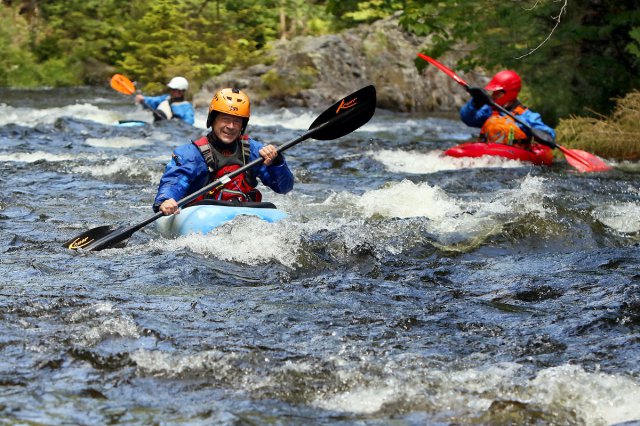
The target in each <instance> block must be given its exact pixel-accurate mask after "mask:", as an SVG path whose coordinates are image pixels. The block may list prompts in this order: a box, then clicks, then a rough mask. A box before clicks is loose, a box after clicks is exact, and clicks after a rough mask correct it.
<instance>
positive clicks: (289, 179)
mask: <svg viewBox="0 0 640 426" xmlns="http://www.w3.org/2000/svg"><path fill="white" fill-rule="evenodd" d="M249 146H250V148H251V154H250V156H249V161H253V160H255V159H257V158H259V157H260V154H259V152H258V151H260V148H262V147H263V146H264V145H263V144H261V143H260V142H258V141H256V140H253V139H249ZM278 157H282V158H281V161H278V164H272V165H271V166H265V165H264V163H263V164H260V165H259V166H255V167H254V169H253V170H254V172H255V173H256V176H257V177H258V178H259V179H260V181H261V182H262V183H263V184H264V185H266V186H268V187H269V188H271V189H272V190H273V191H275V192H277V193H278V194H286V193H287V192H289V191H291V190H292V189H293V182H294V178H293V173H291V170H289V166H288V165H287V161H286V160H285V158H284V155H283V154H282V153H279V154H278Z"/></svg>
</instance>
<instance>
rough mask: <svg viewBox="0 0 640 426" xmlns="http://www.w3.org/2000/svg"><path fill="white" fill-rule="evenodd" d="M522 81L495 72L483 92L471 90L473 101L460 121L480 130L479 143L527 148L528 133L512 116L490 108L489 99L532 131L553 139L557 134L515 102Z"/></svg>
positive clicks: (538, 117) (538, 116) (509, 72)
mask: <svg viewBox="0 0 640 426" xmlns="http://www.w3.org/2000/svg"><path fill="white" fill-rule="evenodd" d="M521 88H522V80H521V79H520V76H519V75H518V74H516V73H515V72H514V71H510V70H505V71H500V72H499V73H497V74H496V75H495V76H494V77H493V78H492V79H491V81H490V82H489V83H488V84H487V85H486V86H485V88H484V89H482V88H480V87H470V88H469V93H470V94H471V96H472V98H471V99H470V100H469V101H468V102H467V103H466V104H465V105H464V106H463V107H462V109H461V110H460V118H461V119H462V121H463V122H464V123H465V124H466V125H467V126H471V127H479V128H480V140H482V141H485V142H492V143H503V144H508V145H518V146H523V147H528V146H529V144H530V143H531V133H530V132H529V130H528V129H526V128H524V127H522V126H520V125H519V124H518V123H516V122H515V121H514V120H513V119H512V118H511V117H509V116H507V115H506V114H504V113H503V112H501V111H498V110H497V109H495V108H492V107H491V105H489V103H490V100H493V102H495V103H496V104H498V105H500V106H502V107H504V108H505V109H507V110H508V111H510V112H511V113H513V114H514V115H516V116H518V118H520V119H522V120H523V121H524V122H525V123H528V124H529V125H530V126H531V127H532V128H533V129H536V130H540V131H542V132H545V133H547V134H549V135H550V136H551V138H552V140H555V138H556V132H555V131H554V130H553V129H552V128H551V127H549V126H547V125H546V124H544V122H543V121H542V118H541V117H540V114H538V113H537V112H533V111H531V110H530V109H528V108H526V107H525V106H523V105H522V104H521V103H520V101H519V100H518V93H520V89H521Z"/></svg>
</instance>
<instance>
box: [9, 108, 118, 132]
mask: <svg viewBox="0 0 640 426" xmlns="http://www.w3.org/2000/svg"><path fill="white" fill-rule="evenodd" d="M61 117H74V118H78V119H84V120H91V121H95V122H98V123H104V124H115V123H117V122H118V119H119V114H118V113H116V112H114V111H105V110H102V109H100V108H98V107H96V106H95V105H91V104H86V103H85V104H74V105H67V106H63V107H59V108H46V109H34V108H15V107H12V106H8V105H5V104H0V126H4V125H6V124H19V125H22V126H28V127H34V126H37V125H39V124H52V123H54V122H55V121H56V120H57V119H59V118H61Z"/></svg>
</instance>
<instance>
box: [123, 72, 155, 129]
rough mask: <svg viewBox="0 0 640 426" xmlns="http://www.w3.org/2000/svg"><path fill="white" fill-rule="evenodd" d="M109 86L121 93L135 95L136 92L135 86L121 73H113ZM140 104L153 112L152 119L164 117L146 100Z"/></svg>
mask: <svg viewBox="0 0 640 426" xmlns="http://www.w3.org/2000/svg"><path fill="white" fill-rule="evenodd" d="M111 88H112V89H113V90H115V91H117V92H120V93H122V94H123V95H135V94H136V93H137V90H136V86H135V84H133V82H132V81H131V80H129V79H128V78H127V77H125V76H124V75H122V74H114V75H113V76H112V77H111ZM141 105H142V107H143V108H144V109H148V110H150V111H151V113H152V114H153V117H154V119H156V120H164V119H165V118H166V117H165V116H163V115H162V114H160V112H158V111H157V110H155V109H153V108H151V107H150V106H149V105H147V103H146V102H144V101H142V102H141Z"/></svg>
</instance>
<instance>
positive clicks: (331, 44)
mask: <svg viewBox="0 0 640 426" xmlns="http://www.w3.org/2000/svg"><path fill="white" fill-rule="evenodd" d="M428 45H429V37H424V38H420V37H416V36H415V35H413V34H410V33H408V32H406V31H404V30H403V28H402V27H401V26H400V25H399V23H398V17H397V16H394V17H392V18H388V19H384V20H380V21H377V22H374V23H373V24H370V25H362V26H359V27H357V28H354V29H351V30H348V31H344V32H342V33H339V34H330V35H324V36H319V37H308V36H307V37H296V38H294V39H292V40H282V41H278V42H276V43H274V44H273V46H272V47H271V49H270V55H271V57H270V60H269V61H268V62H269V65H265V64H259V65H254V66H252V67H249V68H246V69H234V70H231V71H229V72H226V73H224V74H221V75H219V76H216V77H215V78H212V79H210V80H209V81H207V82H205V84H204V85H203V87H202V90H201V91H200V92H199V93H198V94H197V95H196V97H195V98H194V103H196V104H197V105H198V104H206V105H208V103H209V101H210V100H211V97H212V95H213V93H214V92H215V90H217V89H219V88H222V87H237V88H239V89H241V90H243V91H246V93H247V94H248V95H249V97H250V98H251V101H252V102H253V103H255V104H258V105H260V104H268V105H270V106H273V107H291V106H302V107H308V108H323V107H326V105H329V104H331V103H332V102H335V101H336V100H337V99H340V98H341V97H343V96H345V95H348V94H349V93H351V92H353V91H355V90H357V89H359V88H361V87H363V86H366V85H368V84H373V85H375V87H376V90H377V97H378V107H379V108H383V109H387V110H391V111H399V112H434V111H452V110H457V109H458V108H459V107H460V106H462V105H463V104H464V102H465V101H466V100H467V99H468V95H467V94H466V92H465V91H464V89H463V88H462V87H460V86H459V85H458V84H457V83H456V82H455V81H453V80H452V79H451V78H450V77H448V76H447V75H446V74H444V73H443V72H442V71H440V70H438V69H437V68H436V67H434V66H431V65H428V66H427V67H426V68H425V69H424V70H423V71H422V72H419V71H418V69H417V68H416V65H415V61H416V54H417V53H418V52H420V51H421V50H422V49H425V48H426V47H428ZM460 56H461V53H459V52H453V53H449V54H447V55H445V56H443V57H442V58H439V60H440V61H442V62H443V63H445V64H447V65H450V66H452V67H453V66H454V64H455V62H456V59H457V58H459V57H460ZM460 75H461V76H462V77H463V78H465V79H468V81H469V82H470V83H474V82H477V81H478V80H483V76H482V75H471V76H467V75H465V74H464V73H460Z"/></svg>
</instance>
